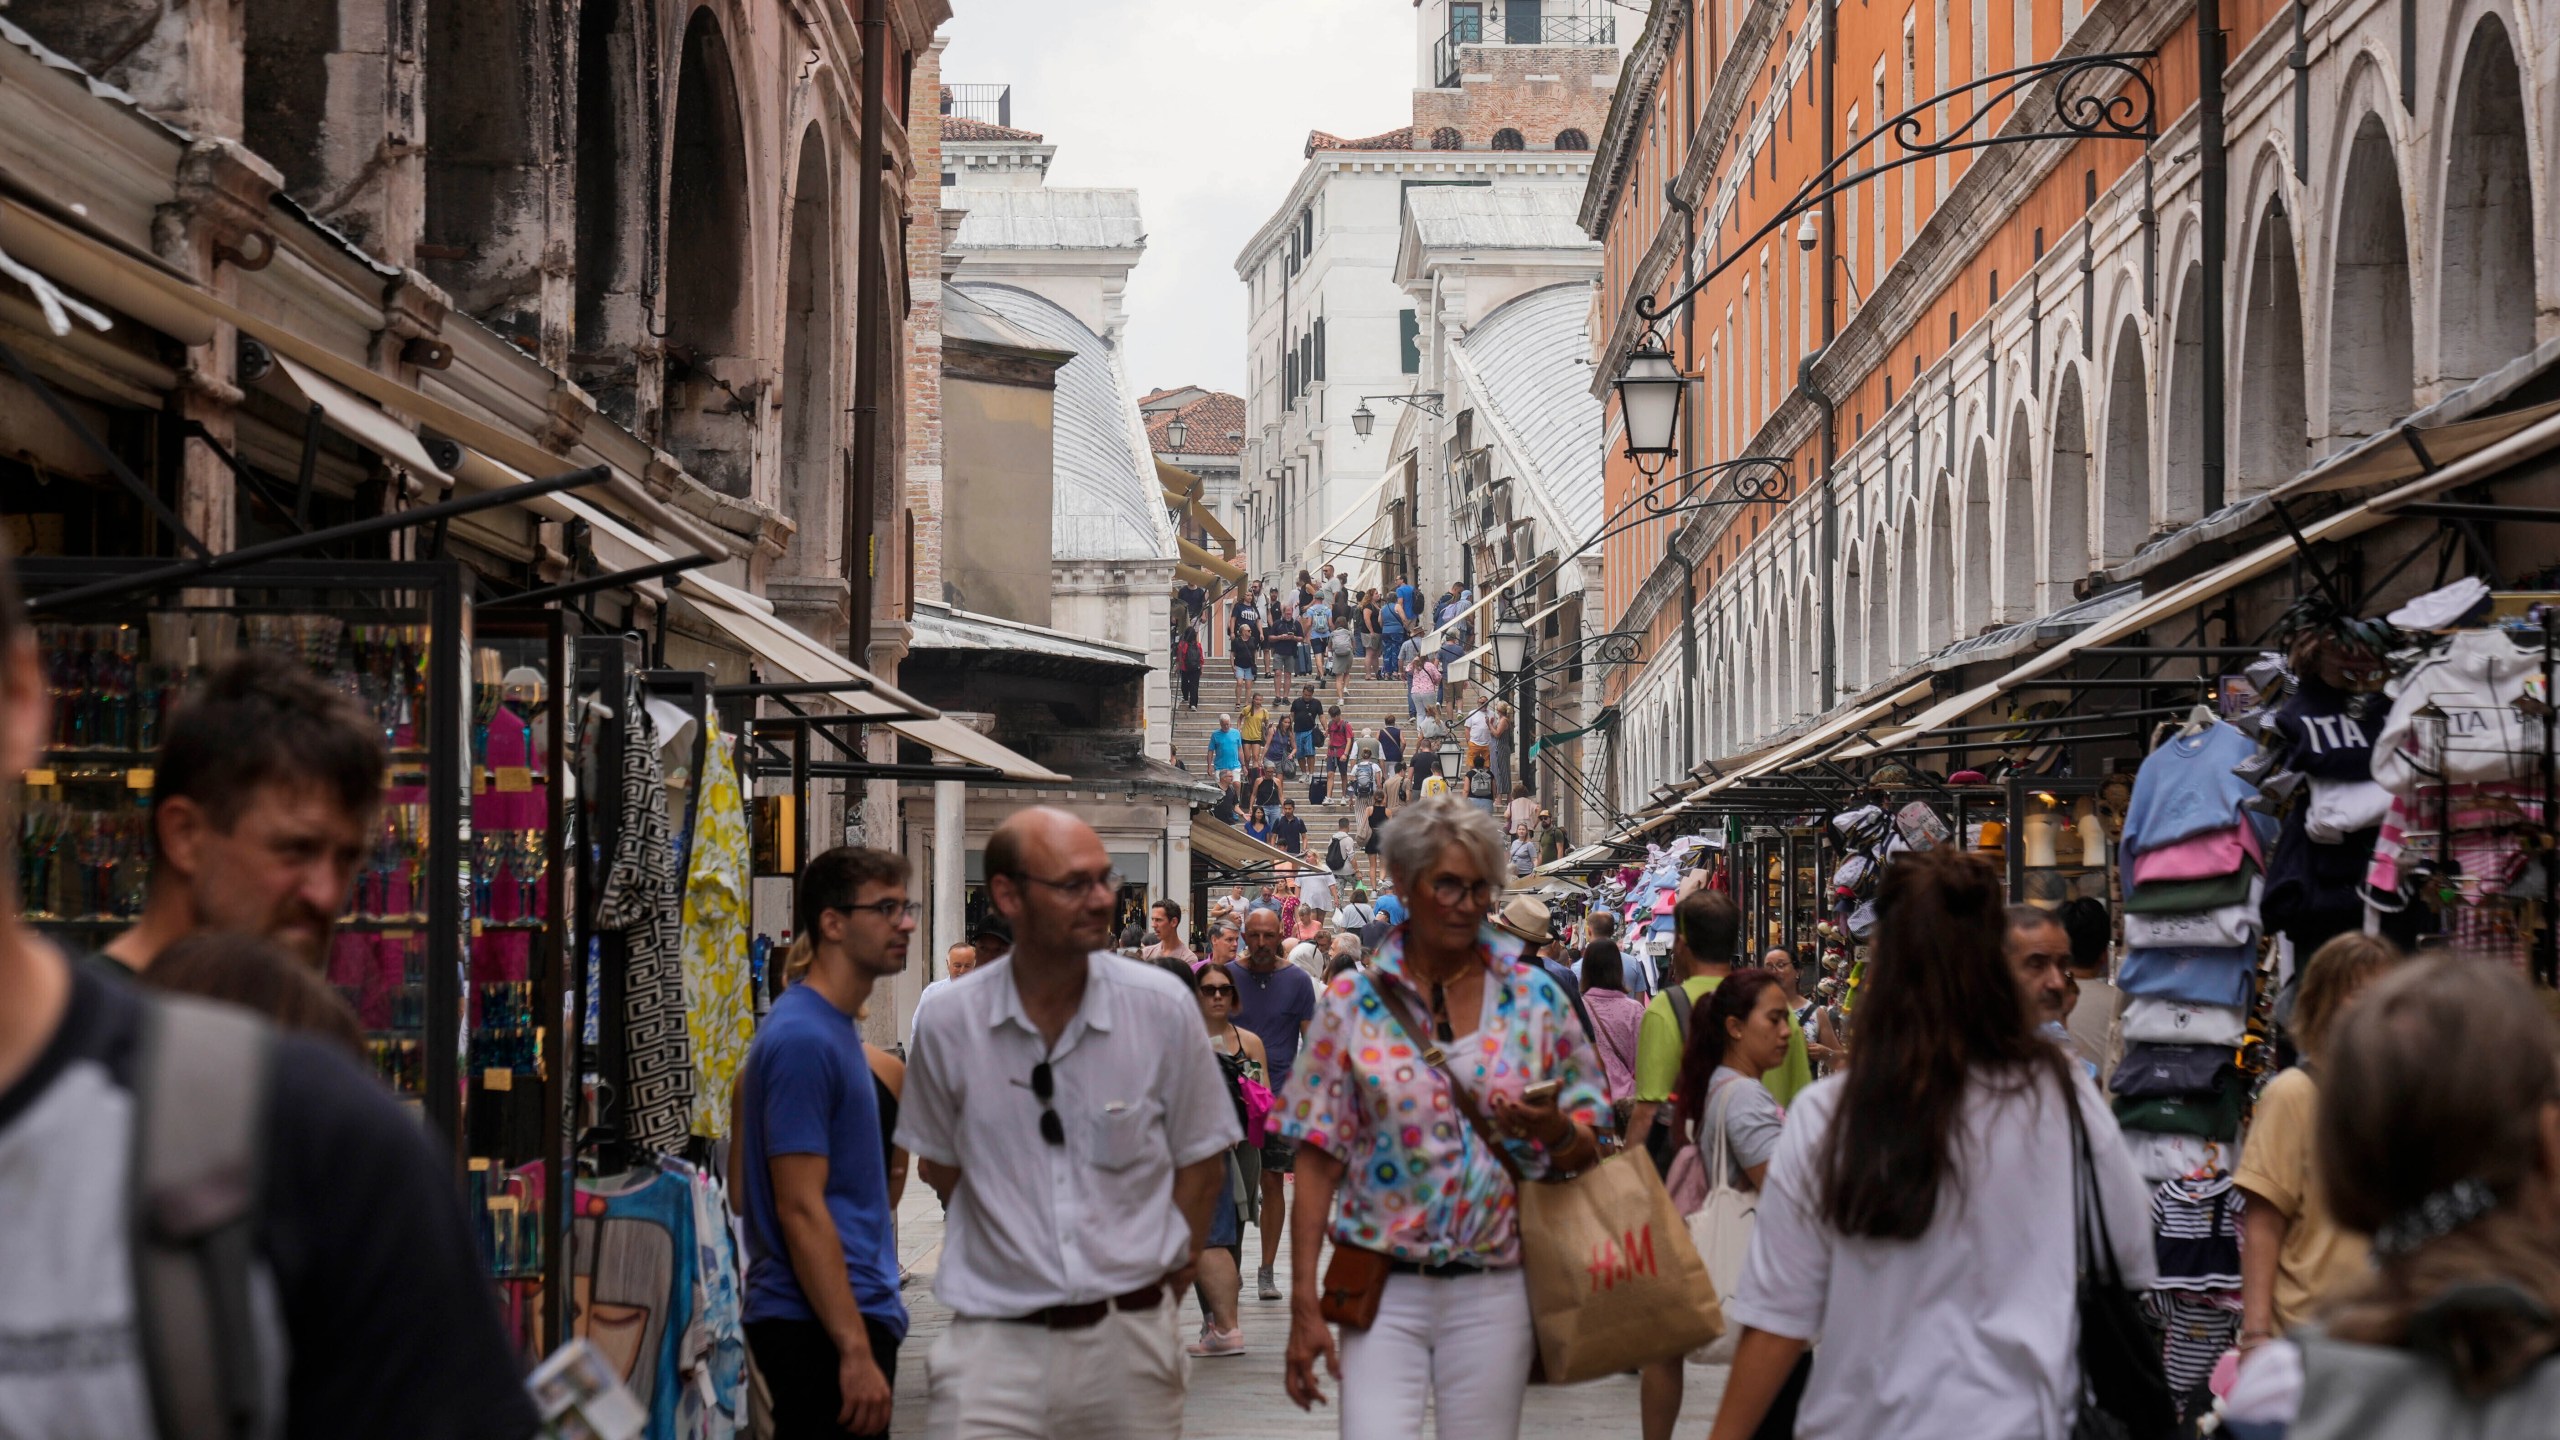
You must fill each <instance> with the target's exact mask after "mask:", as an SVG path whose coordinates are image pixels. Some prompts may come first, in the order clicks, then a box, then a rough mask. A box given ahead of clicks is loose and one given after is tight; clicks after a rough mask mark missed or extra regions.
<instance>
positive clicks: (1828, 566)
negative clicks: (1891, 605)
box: [1798, 0, 2212, 710]
mask: <svg viewBox="0 0 2560 1440" xmlns="http://www.w3.org/2000/svg"><path fill="white" fill-rule="evenodd" d="M2204 3H2206V4H2211V3H2212V0H2204ZM1839 73H1840V7H1839V5H1838V3H1837V0H1830V3H1826V4H1824V5H1823V7H1822V164H1823V166H1824V167H1825V168H1826V169H1827V168H1828V167H1829V166H1830V164H1831V162H1832V161H1834V160H1836V159H1838V158H1839V153H1838V147H1839V143H1840V142H1839V136H1838V134H1837V132H1836V130H1835V128H1834V127H1835V124H1836V121H1835V119H1834V111H1835V109H1836V108H1837V107H1836V106H1835V105H1834V103H1833V102H1834V100H1835V99H1836V98H1837V89H1838V80H1839ZM1839 209H1840V207H1839V206H1838V205H1836V204H1825V205H1824V206H1823V207H1822V261H1821V264H1822V348H1821V349H1820V350H1817V351H1815V352H1814V353H1813V354H1811V355H1808V356H1806V357H1805V362H1804V365H1803V368H1802V371H1801V373H1800V374H1799V376H1798V383H1800V384H1802V385H1803V386H1804V389H1805V393H1807V394H1809V395H1811V396H1812V397H1813V399H1814V401H1815V403H1817V404H1819V405H1820V406H1821V407H1822V585H1821V594H1822V705H1821V707H1820V708H1821V709H1824V710H1828V709H1830V708H1831V706H1832V704H1833V703H1834V702H1835V701H1836V699H1837V698H1838V691H1839V674H1840V646H1839V633H1840V627H1839V625H1838V624H1837V623H1836V622H1837V620H1838V618H1839V617H1838V614H1837V612H1836V608H1835V604H1834V600H1833V594H1834V590H1835V588H1836V586H1835V583H1834V581H1835V577H1837V576H1838V575H1839V573H1840V501H1839V495H1838V492H1837V491H1836V490H1835V489H1834V487H1833V478H1832V473H1831V472H1832V468H1833V466H1835V465H1836V464H1838V463H1839V459H1840V410H1839V406H1838V405H1837V404H1836V403H1835V402H1834V401H1833V400H1832V398H1831V397H1830V396H1828V395H1826V394H1824V393H1823V392H1822V391H1820V390H1818V389H1816V388H1815V387H1814V384H1813V366H1814V362H1815V361H1816V360H1818V359H1820V358H1821V357H1822V356H1824V355H1826V354H1828V353H1830V350H1831V342H1832V340H1833V338H1834V337H1836V336H1837V335H1838V334H1839V333H1840V300H1839V267H1840V239H1839V234H1838V230H1837V228H1836V227H1837V221H1836V219H1835V218H1834V217H1835V216H1836V215H1837V214H1838V212H1839Z"/></svg>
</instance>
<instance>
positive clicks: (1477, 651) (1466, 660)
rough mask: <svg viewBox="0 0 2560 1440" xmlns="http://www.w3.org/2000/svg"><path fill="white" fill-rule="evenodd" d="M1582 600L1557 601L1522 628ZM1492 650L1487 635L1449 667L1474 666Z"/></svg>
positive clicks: (1574, 597)
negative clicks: (1481, 641) (1478, 657)
mask: <svg viewBox="0 0 2560 1440" xmlns="http://www.w3.org/2000/svg"><path fill="white" fill-rule="evenodd" d="M1581 598H1582V597H1581V596H1580V595H1578V594H1577V595H1567V596H1566V597H1564V598H1563V599H1561V600H1558V601H1557V602H1555V603H1554V604H1552V605H1550V606H1548V607H1547V608H1546V609H1544V610H1541V611H1539V612H1538V613H1537V614H1535V615H1532V616H1530V617H1529V618H1528V619H1526V620H1523V621H1521V622H1520V628H1521V629H1523V630H1526V629H1529V628H1531V627H1532V626H1534V625H1536V624H1537V623H1538V622H1539V621H1541V620H1544V619H1546V618H1547V617H1548V616H1550V615H1553V614H1554V613H1556V612H1557V611H1559V610H1561V609H1563V608H1564V607H1566V606H1567V605H1570V604H1572V603H1573V602H1574V601H1576V600H1579V599H1581ZM1492 648H1493V637H1492V635H1490V634H1487V635H1486V636H1485V640H1484V643H1483V644H1481V645H1478V646H1477V647H1476V648H1474V649H1473V650H1470V651H1468V652H1467V653H1466V654H1464V655H1461V656H1459V657H1458V658H1457V660H1456V661H1454V662H1452V664H1451V665H1450V667H1449V668H1450V669H1452V670H1454V669H1456V668H1458V666H1460V665H1470V664H1473V663H1474V662H1475V659H1476V657H1477V656H1479V655H1482V654H1484V653H1485V652H1486V651H1488V650H1490V649H1492ZM1574 733H1575V734H1580V733H1581V732H1580V731H1575V732H1574Z"/></svg>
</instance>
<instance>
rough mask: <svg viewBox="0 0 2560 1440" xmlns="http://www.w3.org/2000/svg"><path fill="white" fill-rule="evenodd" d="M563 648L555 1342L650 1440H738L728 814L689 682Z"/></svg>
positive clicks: (694, 680)
mask: <svg viewBox="0 0 2560 1440" xmlns="http://www.w3.org/2000/svg"><path fill="white" fill-rule="evenodd" d="M645 659H646V657H645V654H644V648H643V645H642V641H641V638H640V637H639V636H637V635H632V634H618V635H595V636H581V637H580V638H579V639H578V640H577V642H576V648H575V666H576V669H575V672H574V676H573V680H574V690H573V695H574V701H575V707H576V721H577V727H578V746H577V754H576V769H577V773H578V774H579V776H580V779H581V783H580V786H579V796H580V805H579V818H580V825H581V840H582V843H581V845H580V846H579V847H578V856H577V860H578V868H579V875H580V883H579V888H578V895H579V910H580V914H581V919H582V922H583V923H582V930H581V939H582V941H583V943H582V945H581V946H580V952H581V954H582V956H583V958H584V963H583V964H582V965H580V966H578V967H577V979H576V984H575V993H574V996H573V999H572V1001H571V1006H572V1009H571V1011H570V1013H572V1014H576V1015H581V1016H582V1017H583V1019H582V1021H581V1022H580V1029H581V1031H582V1033H583V1037H584V1041H585V1047H586V1048H585V1049H584V1050H583V1051H582V1059H583V1061H584V1063H583V1064H582V1066H581V1078H582V1088H583V1092H584V1093H583V1097H582V1099H583V1103H582V1105H581V1107H580V1118H581V1120H582V1122H583V1126H584V1128H583V1129H582V1131H581V1133H580V1135H579V1137H578V1143H577V1147H576V1151H577V1184H576V1187H575V1192H574V1195H573V1196H572V1197H571V1201H570V1211H571V1219H570V1230H569V1236H568V1250H569V1252H570V1253H569V1270H570V1277H569V1287H570V1289H571V1291H572V1293H573V1295H574V1297H575V1302H576V1303H575V1307H574V1314H573V1319H572V1327H573V1330H574V1333H576V1334H578V1335H580V1336H583V1337H584V1338H586V1339H588V1340H590V1341H592V1342H594V1343H595V1345H596V1346H597V1347H598V1348H599V1349H600V1350H601V1351H602V1352H603V1353H604V1355H605V1357H606V1359H607V1360H608V1362H609V1363H610V1364H612V1365H613V1366H614V1367H615V1370H616V1373H617V1374H618V1375H619V1376H620V1378H621V1379H622V1380H623V1381H624V1383H625V1384H626V1385H628V1386H629V1388H630V1390H631V1393H632V1394H633V1395H634V1396H635V1397H637V1398H638V1399H639V1400H640V1402H641V1403H642V1404H643V1405H645V1406H646V1407H647V1408H648V1410H649V1425H648V1428H647V1430H646V1431H645V1432H644V1433H646V1434H648V1435H650V1436H653V1437H657V1436H665V1437H672V1436H677V1435H685V1436H693V1435H705V1434H709V1435H725V1434H732V1433H735V1432H736V1431H737V1430H739V1429H740V1428H742V1427H743V1426H744V1424H745V1420H746V1408H745V1363H746V1361H745V1336H744V1331H743V1329H742V1328H741V1318H740V1317H741V1313H742V1312H741V1296H742V1293H743V1292H742V1277H743V1267H742V1264H741V1261H740V1257H739V1255H738V1252H737V1248H736V1246H735V1244H734V1243H733V1238H732V1232H731V1230H730V1227H729V1225H728V1220H727V1216H728V1201H727V1196H726V1191H725V1189H724V1187H723V1186H722V1184H721V1182H720V1178H719V1176H720V1173H721V1171H720V1167H719V1165H718V1163H717V1160H718V1157H719V1156H720V1155H722V1154H724V1153H725V1151H724V1150H723V1149H722V1148H721V1146H720V1144H719V1142H721V1141H723V1140H724V1139H725V1138H726V1137H727V1135H728V1132H729V1116H730V1099H731V1095H732V1092H733V1089H734V1085H735V1082H736V1075H737V1069H738V1066H739V1065H740V1064H741V1063H742V1062H743V1060H744V1058H745V1054H746V1047H747V1044H748V1042H749V1040H750V1039H752V1037H753V1033H754V1023H755V1013H756V1008H755V995H754V982H753V979H752V976H751V971H750V968H749V950H748V936H747V919H746V916H747V910H746V893H745V890H746V885H747V880H748V872H749V863H750V859H749V853H748V840H747V829H746V814H745V806H744V803H743V801H742V799H741V797H740V794H739V789H738V781H737V771H736V767H735V763H734V755H733V752H732V750H731V748H730V746H729V745H728V743H727V742H726V741H725V740H724V738H723V737H722V733H721V729H720V725H719V717H718V714H717V712H716V710H715V709H714V708H713V707H712V706H711V705H710V704H709V692H710V684H709V679H708V677H707V676H704V675H702V674H701V673H700V672H692V671H666V670H655V669H649V668H646V665H645Z"/></svg>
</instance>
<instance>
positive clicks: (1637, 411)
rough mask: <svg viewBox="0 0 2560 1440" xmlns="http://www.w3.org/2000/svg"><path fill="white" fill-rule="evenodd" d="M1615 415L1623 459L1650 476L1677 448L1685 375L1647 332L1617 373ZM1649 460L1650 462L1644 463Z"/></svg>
mask: <svg viewBox="0 0 2560 1440" xmlns="http://www.w3.org/2000/svg"><path fill="white" fill-rule="evenodd" d="M1616 383H1617V387H1618V414H1619V417H1620V418H1621V419H1623V420H1624V421H1625V422H1626V429H1627V458H1628V459H1630V460H1633V461H1635V462H1636V466H1637V468H1639V469H1641V470H1643V471H1644V472H1645V473H1646V474H1648V475H1650V474H1652V473H1654V472H1655V471H1658V470H1660V469H1661V468H1662V467H1663V464H1664V463H1665V462H1666V461H1668V460H1669V459H1670V458H1671V457H1672V456H1673V455H1676V454H1678V453H1679V450H1680V442H1679V435H1680V401H1681V396H1682V392H1684V391H1685V390H1687V389H1688V387H1689V382H1688V379H1687V377H1685V376H1683V375H1682V374H1681V373H1680V367H1679V365H1677V364H1676V363H1674V362H1673V360H1672V358H1671V352H1670V351H1668V350H1665V349H1664V348H1662V342H1661V341H1660V340H1658V339H1656V338H1655V337H1654V336H1652V335H1651V334H1647V335H1646V336H1645V337H1644V339H1643V340H1642V341H1641V342H1639V344H1638V348H1637V349H1636V351H1635V352H1634V353H1633V354H1631V355H1629V356H1628V357H1627V368H1626V369H1624V370H1622V371H1620V372H1619V373H1618V379H1617V382H1616ZM1647 460H1651V461H1652V462H1653V463H1652V464H1651V465H1647V464H1645V462H1646V461H1647Z"/></svg>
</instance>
